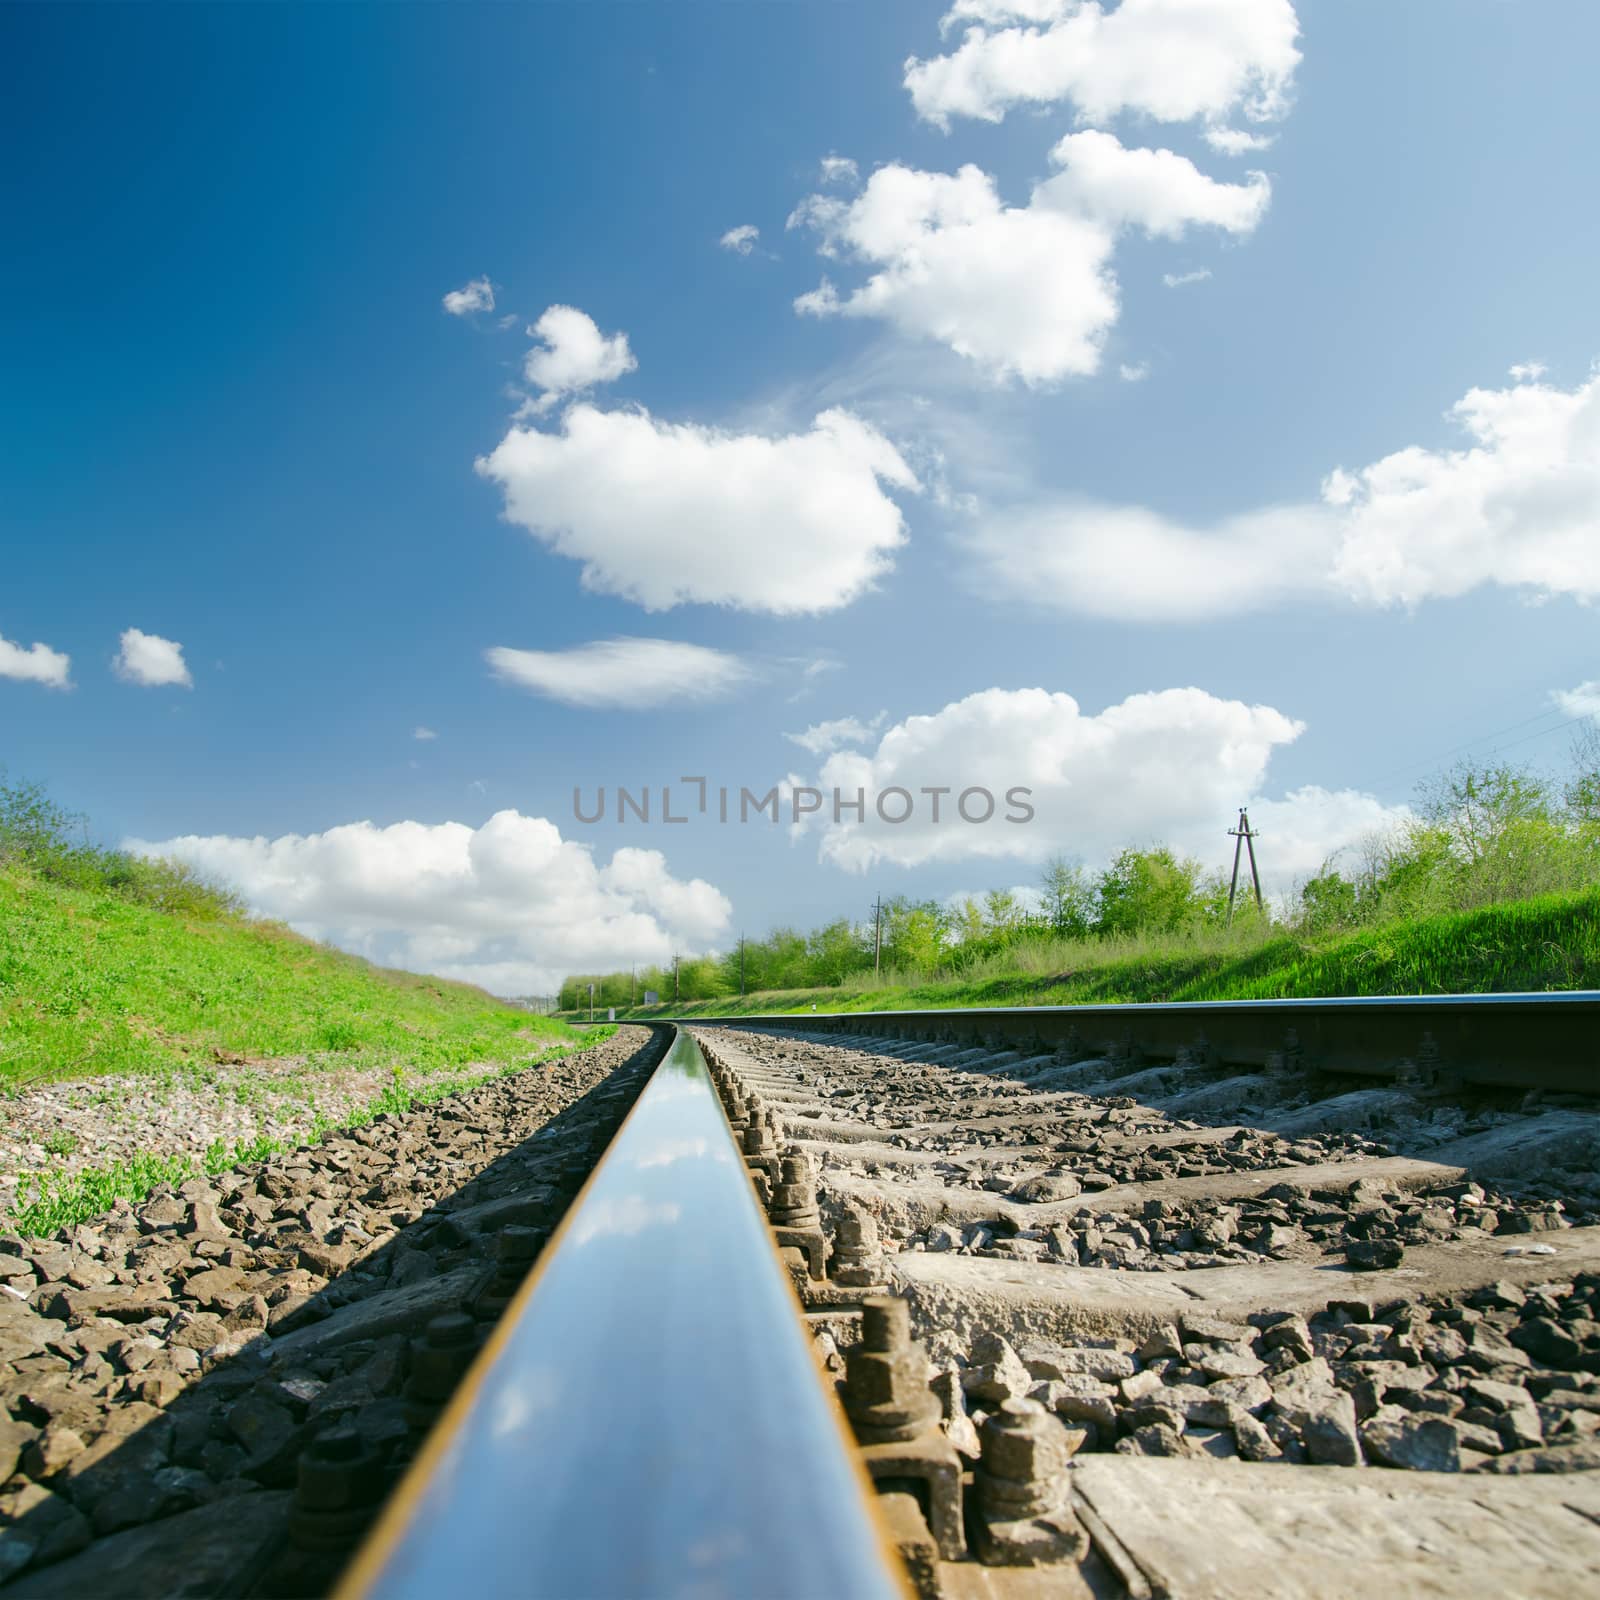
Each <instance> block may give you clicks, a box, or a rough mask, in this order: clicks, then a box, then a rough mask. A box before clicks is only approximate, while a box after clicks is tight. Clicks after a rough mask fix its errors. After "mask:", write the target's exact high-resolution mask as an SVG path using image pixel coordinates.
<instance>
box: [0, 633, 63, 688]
mask: <svg viewBox="0 0 1600 1600" xmlns="http://www.w3.org/2000/svg"><path fill="white" fill-rule="evenodd" d="M0 678H11V679H12V680H14V681H15V682H17V683H42V684H43V685H44V686H45V687H46V688H47V689H70V688H71V687H72V658H71V656H69V655H66V654H64V653H63V652H62V651H60V650H52V649H51V648H50V646H49V645H47V644H40V643H38V642H37V641H35V642H34V643H33V644H31V645H28V646H27V647H26V648H25V647H24V646H22V645H20V644H13V643H12V642H11V641H10V640H9V639H7V638H4V637H3V636H0Z"/></svg>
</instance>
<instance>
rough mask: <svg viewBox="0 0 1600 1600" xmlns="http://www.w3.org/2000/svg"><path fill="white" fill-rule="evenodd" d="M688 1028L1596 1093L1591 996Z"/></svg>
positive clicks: (772, 1021) (1596, 1014) (870, 1017)
mask: <svg viewBox="0 0 1600 1600" xmlns="http://www.w3.org/2000/svg"><path fill="white" fill-rule="evenodd" d="M682 1021H683V1022H685V1023H686V1024H688V1025H689V1026H692V1027H697V1028H698V1027H733V1028H736V1027H747V1028H756V1029H758V1030H761V1031H768V1032H770V1031H773V1030H780V1031H781V1030H795V1031H800V1032H824V1033H835V1034H837V1033H843V1034H857V1035H861V1036H865V1037H883V1036H885V1035H888V1036H891V1037H893V1036H898V1037H903V1038H908V1039H909V1038H927V1039H935V1038H937V1039H947V1040H950V1041H951V1042H961V1041H966V1040H970V1041H971V1042H972V1043H973V1044H974V1045H978V1044H990V1043H993V1042H995V1041H1002V1042H1004V1043H1006V1044H1022V1045H1024V1046H1027V1047H1030V1048H1031V1047H1042V1048H1043V1049H1045V1050H1053V1049H1055V1048H1057V1047H1059V1046H1061V1045H1067V1046H1069V1047H1071V1048H1074V1049H1077V1050H1079V1051H1081V1053H1082V1054H1083V1055H1084V1056H1085V1057H1087V1056H1089V1055H1091V1054H1095V1053H1099V1052H1102V1051H1109V1052H1112V1053H1122V1054H1125V1055H1129V1056H1131V1057H1132V1058H1133V1059H1135V1060H1136V1059H1138V1057H1139V1056H1141V1055H1146V1056H1150V1057H1152V1058H1155V1059H1161V1058H1165V1059H1169V1060H1170V1059H1172V1058H1174V1057H1176V1056H1177V1054H1178V1052H1179V1051H1181V1050H1190V1051H1193V1050H1195V1049H1196V1047H1197V1046H1198V1047H1199V1048H1200V1049H1202V1050H1203V1052H1204V1054H1205V1059H1208V1060H1212V1061H1215V1062H1216V1063H1217V1064H1219V1065H1225V1064H1230V1063H1231V1064H1238V1065H1241V1066H1266V1065H1268V1064H1269V1063H1270V1062H1271V1061H1272V1060H1273V1059H1274V1058H1275V1057H1279V1058H1293V1059H1294V1060H1295V1061H1296V1062H1297V1063H1298V1064H1299V1065H1301V1066H1304V1067H1307V1068H1310V1069H1312V1070H1318V1071H1323V1072H1335V1073H1349V1074H1353V1075H1360V1076H1368V1077H1393V1076H1394V1075H1395V1072H1396V1070H1397V1068H1398V1067H1399V1065H1400V1063H1401V1062H1403V1061H1410V1062H1412V1063H1414V1064H1415V1065H1418V1066H1424V1067H1427V1068H1437V1069H1438V1070H1439V1071H1440V1072H1441V1073H1442V1074H1444V1075H1445V1077H1446V1079H1447V1080H1448V1079H1456V1080H1459V1081H1460V1082H1463V1083H1478V1084H1485V1085H1499V1086H1503V1087H1511V1088H1521V1089H1548V1090H1556V1091H1567V1092H1572V1093H1577V1094H1597V1093H1600V990H1595V989H1577V990H1567V991H1557V992H1551V993H1541V994H1471V995H1461V994H1450V995H1398V996H1388V995H1380V996H1357V997H1352V998H1346V999H1332V1000H1196V1001H1168V1002H1158V1003H1155V1004H1149V1005H1071V1006H984V1007H967V1008H962V1009H959V1010H957V1009H954V1008H952V1009H940V1010H923V1011H802V1012H779V1013H775V1014H769V1015H764V1016H755V1015H749V1014H741V1015H730V1016H710V1015H708V1016H694V1017H685V1018H683V1019H682Z"/></svg>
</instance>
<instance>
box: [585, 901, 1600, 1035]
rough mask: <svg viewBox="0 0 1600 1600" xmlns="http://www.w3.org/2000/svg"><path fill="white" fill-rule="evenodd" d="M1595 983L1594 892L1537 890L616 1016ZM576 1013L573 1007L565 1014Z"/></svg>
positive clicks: (1033, 948)
mask: <svg viewBox="0 0 1600 1600" xmlns="http://www.w3.org/2000/svg"><path fill="white" fill-rule="evenodd" d="M1594 987H1600V893H1597V892H1595V891H1592V890H1590V891H1585V892H1583V893H1580V894H1555V895H1543V896H1540V897H1538V898H1536V899H1530V900H1520V901H1512V902H1509V903H1507V904H1504V905H1497V906H1489V907H1487V908H1485V909H1484V910H1481V911H1470V912H1460V913H1455V914H1451V915H1444V916H1434V917H1425V918H1419V919H1417V920H1415V921H1410V922H1391V923H1386V924H1383V925H1382V926H1380V927H1377V928H1371V929H1365V930H1363V931H1361V932H1358V933H1349V934H1343V935H1339V936H1334V937H1329V938H1324V939H1320V940H1317V939H1308V938H1304V937H1301V936H1297V935H1294V934H1289V933H1284V932H1282V931H1273V932H1270V933H1269V934H1268V935H1267V936H1266V937H1264V938H1255V939H1243V940H1241V939H1229V938H1227V937H1225V936H1220V935H1219V936H1218V937H1216V938H1214V939H1212V940H1204V939H1196V938H1192V937H1189V938H1181V939H1179V938H1175V939H1167V940H1161V939H1141V940H1126V941H1118V940H1110V939H1107V940H1092V939H1091V940H1074V941H1061V942H1057V943H1039V944H1034V945H1024V946H1019V947H1018V948H1017V949H1015V950H1013V951H1010V952H1007V953H1006V954H1005V955H1003V956H1000V957H996V958H993V959H992V960H991V961H988V962H985V963H983V964H981V965H980V966H979V967H978V968H977V969H976V970H974V971H971V972H967V973H964V974H962V975H961V976H959V977H953V976H941V975H938V974H935V975H932V976H929V977H926V978H916V979H913V980H911V981H904V980H900V979H898V978H897V976H896V975H895V974H892V973H891V974H887V975H886V976H885V979H884V981H883V982H881V983H876V984H875V983H873V982H872V980H871V979H870V977H869V978H868V979H867V980H865V981H864V982H863V981H857V982H852V983H847V984H843V985H841V986H839V987H838V988H826V989H788V990H775V991H769V992H767V993H764V994H750V995H745V996H743V997H740V996H738V995H732V996H728V997H724V998H722V999H716V1000H695V1001H688V1002H685V1003H683V1004H681V1005H676V1006H675V1005H671V1004H667V1005H660V1006H651V1007H642V1006H641V1007H638V1008H635V1009H633V1010H630V1011H628V1012H626V1013H624V1012H623V1011H620V1010H619V1011H618V1013H617V1015H618V1016H619V1017H622V1016H625V1015H626V1016H627V1017H630V1018H651V1017H673V1016H678V1017H693V1016H728V1015H736V1014H746V1015H748V1014H754V1013H761V1012H809V1011H810V1010H811V1008H812V1006H813V1004H814V1005H815V1006H816V1008H817V1010H818V1011H894V1010H902V1009H905V1010H912V1009H918V1008H930V1009H931V1008H935V1007H951V1008H958V1007H963V1006H1008V1005H1013V1006H1014V1005H1093V1004H1109V1003H1113V1002H1133V1001H1154V1000H1257V999H1289V998H1301V999H1316V998H1322V997H1329V996H1336V995H1384V994H1478V993H1495V992H1499V993H1506V992H1514V991H1519V990H1543V989H1583V988H1594ZM574 1015H576V1013H574Z"/></svg>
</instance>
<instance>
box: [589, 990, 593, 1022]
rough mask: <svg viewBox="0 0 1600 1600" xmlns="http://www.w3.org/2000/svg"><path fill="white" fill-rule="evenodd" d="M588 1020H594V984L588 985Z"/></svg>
mask: <svg viewBox="0 0 1600 1600" xmlns="http://www.w3.org/2000/svg"><path fill="white" fill-rule="evenodd" d="M589 1020H590V1021H591V1022H593V1021H594V985H593V984H592V983H591V984H590V985H589Z"/></svg>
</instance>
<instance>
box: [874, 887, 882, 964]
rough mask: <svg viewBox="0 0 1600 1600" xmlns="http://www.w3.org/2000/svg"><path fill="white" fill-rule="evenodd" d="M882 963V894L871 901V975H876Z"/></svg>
mask: <svg viewBox="0 0 1600 1600" xmlns="http://www.w3.org/2000/svg"><path fill="white" fill-rule="evenodd" d="M882 965H883V896H882V895H881V894H880V895H879V896H878V898H877V899H876V900H874V901H873V902H872V976H873V977H874V978H876V977H877V976H878V972H879V969H880V968H881V967H882Z"/></svg>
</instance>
